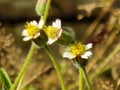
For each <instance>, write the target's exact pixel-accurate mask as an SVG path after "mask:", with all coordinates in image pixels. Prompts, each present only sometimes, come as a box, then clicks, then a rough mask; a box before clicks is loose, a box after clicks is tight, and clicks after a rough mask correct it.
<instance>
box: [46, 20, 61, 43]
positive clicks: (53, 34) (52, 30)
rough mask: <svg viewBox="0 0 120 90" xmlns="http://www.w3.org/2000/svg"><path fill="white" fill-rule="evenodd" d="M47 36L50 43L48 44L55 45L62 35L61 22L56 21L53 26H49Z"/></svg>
mask: <svg viewBox="0 0 120 90" xmlns="http://www.w3.org/2000/svg"><path fill="white" fill-rule="evenodd" d="M45 32H46V34H47V35H48V42H47V44H49V45H51V44H53V43H54V42H55V41H56V40H58V38H59V37H60V36H61V34H62V29H61V20H60V19H56V21H55V22H53V24H52V26H48V27H47V28H46V29H45Z"/></svg>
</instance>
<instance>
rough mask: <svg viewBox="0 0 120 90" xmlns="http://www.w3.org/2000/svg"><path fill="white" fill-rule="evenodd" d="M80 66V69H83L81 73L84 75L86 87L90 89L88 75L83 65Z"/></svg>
mask: <svg viewBox="0 0 120 90" xmlns="http://www.w3.org/2000/svg"><path fill="white" fill-rule="evenodd" d="M81 68H82V71H83V75H84V78H85V81H86V84H87V87H88V90H92V87H91V85H90V81H89V79H88V76H87V73H86V70H85V68H84V67H81Z"/></svg>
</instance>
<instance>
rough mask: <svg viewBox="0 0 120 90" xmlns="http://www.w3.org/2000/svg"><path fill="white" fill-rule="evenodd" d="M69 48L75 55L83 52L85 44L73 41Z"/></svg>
mask: <svg viewBox="0 0 120 90" xmlns="http://www.w3.org/2000/svg"><path fill="white" fill-rule="evenodd" d="M70 50H71V52H72V53H74V54H75V55H82V54H83V53H84V52H85V46H84V45H82V44H81V43H75V44H73V45H72V46H71V47H70Z"/></svg>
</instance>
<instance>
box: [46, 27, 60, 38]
mask: <svg viewBox="0 0 120 90" xmlns="http://www.w3.org/2000/svg"><path fill="white" fill-rule="evenodd" d="M58 31H59V29H58V28H57V27H53V26H48V27H47V28H46V30H45V32H46V34H47V35H48V37H50V38H55V37H57V35H58V33H59V32H58Z"/></svg>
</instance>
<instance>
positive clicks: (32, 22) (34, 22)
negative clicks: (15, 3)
mask: <svg viewBox="0 0 120 90" xmlns="http://www.w3.org/2000/svg"><path fill="white" fill-rule="evenodd" d="M30 24H31V25H35V26H37V25H38V24H37V22H36V21H35V20H33V21H31V22H30Z"/></svg>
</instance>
